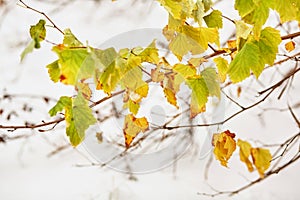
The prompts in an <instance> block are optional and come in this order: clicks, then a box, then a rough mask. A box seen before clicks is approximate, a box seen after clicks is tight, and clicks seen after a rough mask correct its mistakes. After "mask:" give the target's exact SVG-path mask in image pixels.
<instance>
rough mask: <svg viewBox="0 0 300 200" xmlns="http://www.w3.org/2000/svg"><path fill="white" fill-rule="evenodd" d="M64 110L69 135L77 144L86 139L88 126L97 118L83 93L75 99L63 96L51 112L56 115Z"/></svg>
mask: <svg viewBox="0 0 300 200" xmlns="http://www.w3.org/2000/svg"><path fill="white" fill-rule="evenodd" d="M62 110H65V120H66V133H67V136H68V137H69V138H70V142H71V144H72V145H73V146H77V145H78V144H80V143H81V142H82V140H83V139H84V136H85V131H86V130H87V129H88V127H89V126H90V125H93V124H95V123H96V119H95V118H94V116H93V114H92V110H91V108H90V107H89V106H88V102H87V100H85V99H84V97H83V96H82V95H81V94H79V95H78V96H77V97H75V98H73V99H72V98H71V97H66V96H63V97H61V98H60V99H59V101H58V102H57V103H56V105H55V106H54V107H53V108H52V109H51V110H50V111H49V114H50V116H55V115H56V114H57V112H60V111H62Z"/></svg>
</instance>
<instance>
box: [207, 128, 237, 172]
mask: <svg viewBox="0 0 300 200" xmlns="http://www.w3.org/2000/svg"><path fill="white" fill-rule="evenodd" d="M234 137H235V134H234V133H231V132H230V131H228V130H227V131H225V132H222V133H218V134H214V135H213V141H212V143H213V146H214V147H215V148H214V154H215V157H216V159H217V160H219V161H220V162H221V165H223V166H225V167H227V162H228V160H229V158H230V157H231V155H232V153H233V152H234V151H235V149H236V142H235V140H234Z"/></svg>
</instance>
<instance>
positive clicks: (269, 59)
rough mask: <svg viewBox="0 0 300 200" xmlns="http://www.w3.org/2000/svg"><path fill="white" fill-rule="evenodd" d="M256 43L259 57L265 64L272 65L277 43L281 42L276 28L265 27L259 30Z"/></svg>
mask: <svg viewBox="0 0 300 200" xmlns="http://www.w3.org/2000/svg"><path fill="white" fill-rule="evenodd" d="M257 43H258V47H259V50H260V52H261V55H263V56H262V57H261V58H262V60H263V62H264V63H265V64H269V65H272V64H273V63H274V60H275V58H276V53H277V52H278V45H279V44H280V43H281V37H280V33H279V31H278V30H276V29H274V28H271V27H266V28H265V29H264V30H262V32H261V36H260V39H259V41H258V42H257Z"/></svg>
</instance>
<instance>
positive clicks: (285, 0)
mask: <svg viewBox="0 0 300 200" xmlns="http://www.w3.org/2000/svg"><path fill="white" fill-rule="evenodd" d="M275 2H276V3H275V4H274V6H273V7H272V8H273V9H275V10H276V11H277V12H278V13H279V15H280V21H281V22H282V23H284V22H287V21H291V20H297V21H298V22H300V1H299V0H277V1H275Z"/></svg>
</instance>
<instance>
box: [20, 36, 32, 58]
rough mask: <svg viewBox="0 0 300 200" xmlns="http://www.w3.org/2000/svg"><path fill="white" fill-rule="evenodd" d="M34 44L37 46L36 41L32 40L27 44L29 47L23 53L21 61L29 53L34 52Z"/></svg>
mask: <svg viewBox="0 0 300 200" xmlns="http://www.w3.org/2000/svg"><path fill="white" fill-rule="evenodd" d="M34 46H35V41H34V40H31V41H30V43H29V44H28V45H27V47H26V48H25V49H24V50H23V52H22V53H21V62H22V61H23V60H24V58H25V57H26V56H27V54H29V53H31V52H33V49H34Z"/></svg>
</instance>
